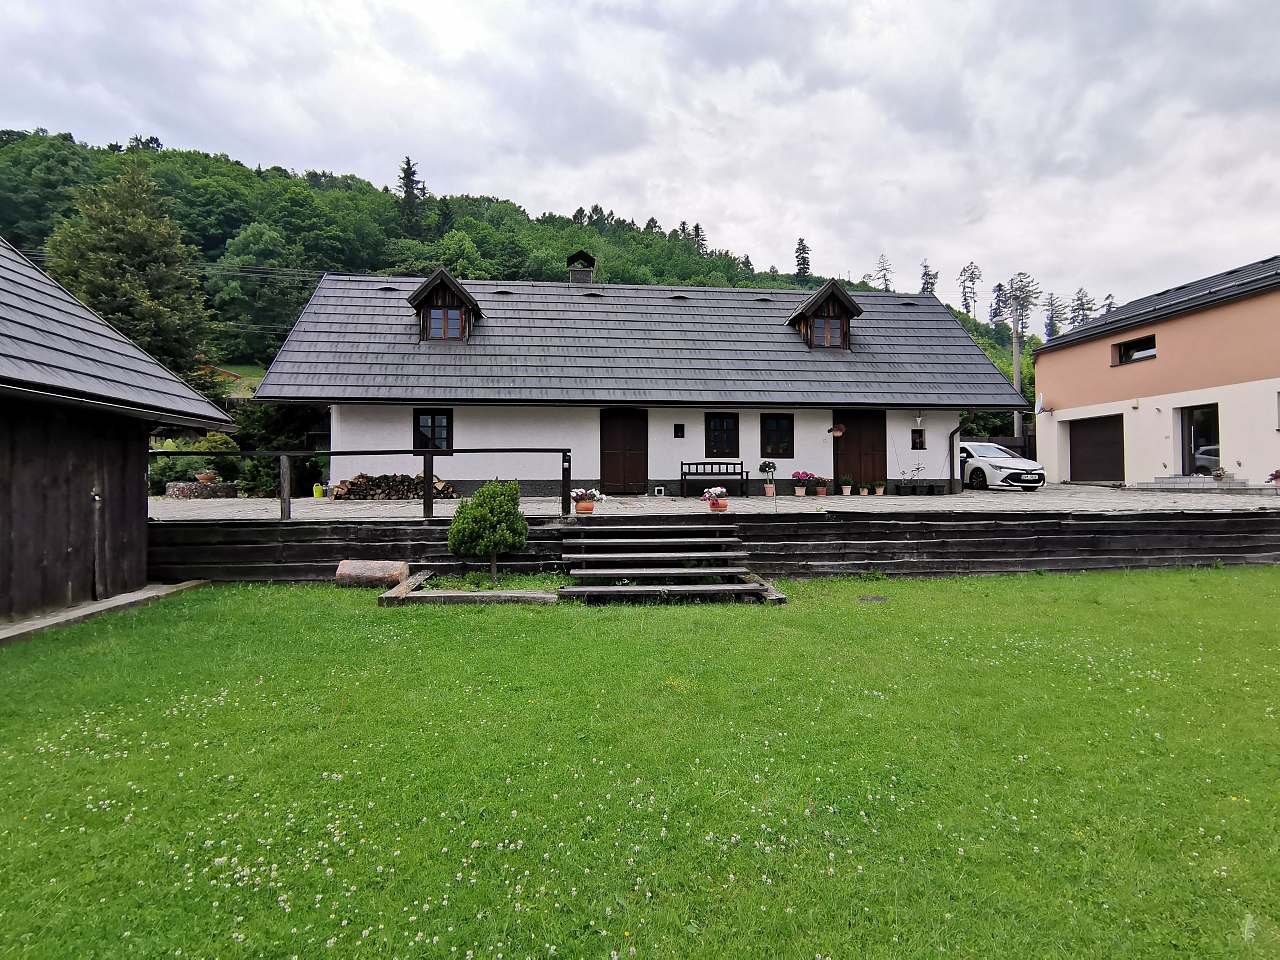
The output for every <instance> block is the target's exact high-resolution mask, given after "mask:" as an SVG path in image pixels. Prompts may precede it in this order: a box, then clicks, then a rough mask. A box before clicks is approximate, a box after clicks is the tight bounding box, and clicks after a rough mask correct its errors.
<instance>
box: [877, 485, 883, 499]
mask: <svg viewBox="0 0 1280 960" xmlns="http://www.w3.org/2000/svg"><path fill="white" fill-rule="evenodd" d="M876 496H877V497H883V496H884V487H876Z"/></svg>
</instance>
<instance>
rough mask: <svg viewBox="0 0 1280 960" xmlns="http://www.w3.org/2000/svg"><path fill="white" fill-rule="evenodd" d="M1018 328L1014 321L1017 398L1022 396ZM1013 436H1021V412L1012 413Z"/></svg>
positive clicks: (1020, 336) (1020, 347) (1020, 350)
mask: <svg viewBox="0 0 1280 960" xmlns="http://www.w3.org/2000/svg"><path fill="white" fill-rule="evenodd" d="M1019 326H1021V324H1019V323H1017V322H1016V320H1015V322H1014V324H1013V389H1015V390H1017V391H1018V396H1022V331H1021V330H1019V329H1018V327H1019ZM1013 435H1014V436H1015V437H1021V436H1022V411H1021V410H1015V411H1014V412H1013Z"/></svg>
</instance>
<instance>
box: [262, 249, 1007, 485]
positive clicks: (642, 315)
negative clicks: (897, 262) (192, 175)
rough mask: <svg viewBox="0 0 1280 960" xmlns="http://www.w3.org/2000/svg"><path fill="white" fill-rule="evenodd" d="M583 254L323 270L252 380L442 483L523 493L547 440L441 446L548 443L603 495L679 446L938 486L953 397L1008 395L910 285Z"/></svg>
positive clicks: (341, 462) (368, 469)
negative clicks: (654, 277) (426, 270)
mask: <svg viewBox="0 0 1280 960" xmlns="http://www.w3.org/2000/svg"><path fill="white" fill-rule="evenodd" d="M592 266H593V261H592V260H591V259H590V257H589V255H586V254H583V253H580V254H576V255H575V256H574V257H572V258H570V268H571V269H570V280H569V282H565V283H545V282H527V281H499V280H462V281H459V280H456V279H454V278H453V277H452V276H450V275H449V274H448V273H447V272H446V271H444V270H439V271H437V272H436V273H435V274H433V275H432V276H431V277H430V278H428V279H427V280H425V281H424V280H422V279H421V278H410V277H371V276H341V275H328V276H325V277H324V279H323V280H321V282H320V285H319V286H318V288H317V289H316V292H315V294H314V296H313V297H312V298H311V301H310V302H309V303H308V304H307V306H306V308H305V309H304V310H303V312H302V315H301V316H300V317H299V319H298V322H297V323H296V324H295V325H294V327H293V330H292V331H291V332H290V334H289V337H288V340H287V341H286V342H285V344H284V347H283V348H282V349H281V350H280V353H279V355H278V356H277V357H276V360H275V362H274V363H273V364H272V365H271V369H270V370H269V371H268V372H267V375H266V377H265V379H264V380H263V381H262V385H261V387H260V388H259V390H258V393H257V398H258V399H259V400H266V401H272V402H282V403H291V402H293V403H324V404H327V405H328V406H329V410H330V417H331V424H330V426H331V437H330V440H331V444H330V445H331V448H332V449H334V450H344V449H345V450H352V451H363V450H378V449H389V450H394V449H405V448H414V449H433V450H439V451H441V455H440V456H439V457H437V458H436V460H435V469H436V472H437V473H438V474H440V475H441V476H442V477H444V478H445V479H448V480H450V481H452V482H453V483H454V484H455V485H456V486H458V487H459V488H460V489H462V490H464V491H465V490H468V489H471V488H473V487H474V486H475V485H477V484H479V483H481V482H483V481H484V480H486V479H490V478H493V477H502V478H504V479H509V478H515V479H519V480H520V481H521V484H522V486H523V488H524V490H525V492H526V493H527V494H538V493H545V494H551V493H554V492H556V491H557V490H558V489H559V479H560V461H559V459H558V458H556V457H552V456H548V455H545V454H527V455H525V454H462V453H459V454H457V455H456V456H454V457H453V458H452V459H444V457H446V456H448V451H449V450H451V449H452V448H455V447H456V448H459V449H461V448H476V447H568V448H570V449H571V450H572V457H573V481H574V483H575V484H580V485H587V486H596V485H598V486H600V487H601V488H602V489H603V490H604V491H605V492H606V493H629V494H644V493H649V494H653V493H660V492H665V493H667V494H674V493H676V492H678V491H679V490H680V480H681V473H682V465H683V464H689V463H695V462H715V463H736V462H739V461H740V462H741V463H742V465H743V467H744V469H745V470H746V471H749V472H750V473H751V475H752V477H751V479H752V487H753V489H758V486H759V484H760V483H761V482H762V477H761V476H760V472H759V469H758V467H759V464H760V463H761V461H763V460H771V461H773V462H774V463H776V464H777V466H778V481H779V487H780V492H783V491H785V490H787V489H789V482H790V476H791V474H792V472H794V471H798V470H803V471H808V472H810V473H813V474H817V475H819V476H823V477H830V478H832V479H836V478H839V477H841V476H847V477H850V478H852V479H853V480H855V481H856V480H862V481H867V482H870V481H875V480H886V481H888V485H889V487H890V489H891V490H892V489H893V488H894V487H895V486H896V485H897V484H898V483H900V482H902V481H904V480H907V481H911V482H913V483H923V482H926V481H933V482H934V483H935V485H936V486H938V487H939V488H944V489H950V490H955V489H958V484H957V483H955V482H954V480H953V478H955V477H956V476H957V459H956V458H957V453H956V447H957V443H956V437H957V433H958V429H959V418H960V413H961V411H962V410H966V409H1003V410H1007V409H1014V408H1018V407H1021V406H1024V403H1023V400H1022V398H1021V397H1020V396H1019V395H1018V394H1017V393H1016V392H1015V391H1014V389H1013V387H1012V386H1011V385H1010V384H1009V382H1008V381H1007V380H1006V379H1005V377H1004V376H1003V375H1002V374H1001V373H1000V372H999V371H998V370H997V369H996V368H995V366H994V365H993V364H992V363H991V362H990V361H989V360H988V359H987V357H986V356H985V355H984V354H983V352H982V351H981V350H980V349H979V348H978V347H977V345H976V344H975V343H974V342H973V340H972V339H971V338H970V337H969V336H968V334H967V333H966V332H965V330H964V328H963V327H961V326H960V324H959V323H958V322H957V321H956V320H955V318H954V317H952V315H951V313H950V311H949V310H948V309H947V307H945V306H944V305H943V304H942V303H941V302H939V301H938V299H937V298H936V297H934V296H933V295H932V294H900V293H889V292H880V291H874V292H871V291H861V290H859V291H855V292H852V293H851V292H849V291H847V290H846V289H845V287H844V286H843V285H842V284H841V283H839V282H838V281H834V280H833V281H830V282H828V283H827V284H825V285H824V286H823V287H822V288H821V289H819V290H817V291H816V292H815V291H812V290H764V289H757V288H751V287H734V288H715V287H669V286H624V285H614V284H598V283H594V282H592V275H591V268H592ZM420 469H421V460H420V459H419V458H417V457H415V456H413V455H411V454H404V455H403V456H385V455H383V456H350V457H341V456H335V457H334V458H333V463H332V466H331V470H332V479H333V480H334V481H335V482H336V481H339V480H342V479H346V478H349V477H351V476H354V475H355V474H357V473H373V474H377V473H417V472H418V471H419V470H420ZM703 485H705V484H703ZM695 489H696V490H700V489H701V486H695Z"/></svg>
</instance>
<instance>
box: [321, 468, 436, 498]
mask: <svg viewBox="0 0 1280 960" xmlns="http://www.w3.org/2000/svg"><path fill="white" fill-rule="evenodd" d="M432 479H433V480H434V482H435V496H436V499H438V500H456V499H457V497H458V491H457V490H455V489H454V487H453V484H451V483H449V482H448V481H447V480H441V479H440V478H439V477H433V478H432ZM332 496H333V499H335V500H421V499H422V474H418V475H417V476H416V477H411V476H409V475H408V474H407V473H380V474H378V475H377V476H376V477H371V476H369V475H368V474H367V473H357V474H356V475H355V476H354V477H352V478H351V479H350V480H343V481H342V482H341V483H339V484H338V485H337V486H336V487H334V488H333V493H332Z"/></svg>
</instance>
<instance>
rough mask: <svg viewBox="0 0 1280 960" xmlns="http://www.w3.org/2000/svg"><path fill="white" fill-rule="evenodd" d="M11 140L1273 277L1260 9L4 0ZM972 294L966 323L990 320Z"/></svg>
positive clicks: (1269, 79) (561, 208) (847, 235)
mask: <svg viewBox="0 0 1280 960" xmlns="http://www.w3.org/2000/svg"><path fill="white" fill-rule="evenodd" d="M0 23H2V24H3V25H4V26H3V28H2V29H0V63H3V64H4V69H3V76H4V84H3V88H2V92H0V126H2V127H28V128H29V127H34V126H43V127H48V128H49V129H51V130H55V131H62V130H69V131H71V132H72V133H74V134H75V135H76V137H77V138H79V139H81V140H86V141H89V142H91V143H105V142H108V141H110V140H119V141H124V140H125V139H127V138H128V136H129V135H130V134H132V133H135V132H140V133H143V134H155V135H156V136H159V137H160V139H161V140H162V141H163V142H164V143H165V144H166V145H169V146H182V147H195V148H200V149H205V150H211V151H225V152H226V153H228V154H230V155H231V156H233V157H235V158H237V159H240V160H243V161H244V162H246V163H249V164H259V163H260V164H263V165H270V164H279V165H281V166H285V167H289V168H291V169H294V170H298V171H302V170H305V169H308V168H316V169H320V168H322V169H328V170H334V171H338V172H355V173H358V174H360V175H362V176H364V177H367V178H368V179H370V180H372V181H373V182H374V183H377V184H379V185H381V184H383V183H388V182H390V181H391V180H393V179H394V176H395V171H396V165H397V163H398V161H399V158H400V157H402V156H403V155H404V154H406V153H408V154H410V155H412V156H413V157H414V158H415V159H417V160H418V161H419V169H420V173H421V175H422V176H423V177H424V179H425V180H426V182H427V185H428V186H429V188H430V189H431V190H433V191H434V192H436V193H441V192H444V193H475V194H492V195H496V196H500V197H507V198H510V199H512V200H515V201H516V202H518V203H520V204H521V205H522V206H524V207H525V208H526V209H527V210H528V211H529V212H530V214H532V215H534V216H536V215H537V214H539V213H541V212H543V211H547V210H550V211H555V212H559V213H571V212H572V211H573V210H574V208H576V207H577V206H579V205H584V206H589V205H590V204H591V203H593V202H598V203H600V204H601V205H603V206H604V207H605V208H606V209H609V208H612V209H613V210H614V211H616V212H617V213H618V215H620V216H622V217H631V218H634V219H635V220H637V221H638V222H641V223H643V222H644V220H645V219H646V218H647V217H649V216H650V215H652V216H656V217H657V218H658V220H659V222H660V223H662V225H663V226H664V227H666V228H669V227H671V226H673V225H674V224H676V223H678V222H679V221H680V220H688V221H689V222H690V223H692V222H694V221H695V220H696V221H700V222H701V223H702V224H703V226H704V228H705V229H706V231H707V234H708V236H709V239H710V242H711V245H712V246H714V247H728V248H730V249H732V250H734V251H735V252H738V253H749V254H750V255H751V257H752V259H753V261H754V262H755V264H756V266H757V267H758V268H764V267H766V266H768V265H769V264H771V263H773V264H777V265H778V266H779V267H780V268H781V269H784V270H788V269H790V268H791V266H792V265H793V263H794V253H793V251H794V247H795V242H796V238H797V237H798V236H804V237H805V238H806V239H807V240H808V242H809V244H810V246H811V247H812V249H813V268H814V270H815V271H817V272H820V273H824V274H840V275H846V274H847V275H850V276H852V277H854V278H857V277H859V276H861V275H862V274H863V273H865V272H867V271H869V270H870V269H871V268H872V266H873V264H874V261H875V258H876V256H877V254H879V253H880V252H881V251H884V252H885V253H887V254H888V256H889V258H890V260H891V261H892V262H893V264H894V265H895V267H896V269H897V272H898V282H897V286H898V287H899V288H900V289H914V284H915V283H917V282H918V280H917V278H918V276H919V263H920V260H921V259H922V258H923V257H928V258H929V260H930V262H931V263H932V264H933V265H934V266H935V267H937V268H938V269H940V270H941V274H942V278H941V281H940V283H939V292H940V293H941V294H942V295H943V296H944V298H948V299H952V300H957V301H958V298H957V296H956V294H955V291H956V289H957V283H956V280H955V277H956V273H957V272H958V271H959V269H960V268H961V267H962V266H963V265H964V264H965V263H966V262H967V261H968V260H970V259H973V260H975V261H976V262H977V263H978V265H979V266H980V267H982V269H983V271H984V281H983V287H984V288H989V287H990V286H991V284H992V283H994V282H995V281H996V280H997V279H1001V278H1007V277H1008V276H1009V275H1010V274H1012V273H1013V272H1014V271H1017V270H1027V271H1029V272H1031V273H1032V274H1033V275H1035V276H1036V277H1037V278H1039V279H1040V281H1041V283H1042V285H1043V287H1044V289H1045V290H1052V291H1054V292H1056V293H1058V294H1060V295H1065V294H1070V293H1071V292H1072V291H1073V290H1074V289H1075V288H1076V287H1077V286H1078V285H1081V284H1083V285H1085V286H1086V287H1088V288H1089V289H1090V290H1091V291H1092V292H1094V293H1095V294H1096V295H1097V297H1098V299H1099V300H1100V299H1101V297H1102V295H1103V294H1104V293H1106V292H1108V291H1113V292H1114V293H1115V294H1116V296H1117V298H1118V299H1119V300H1120V301H1124V300H1126V299H1130V298H1132V297H1136V296H1140V295H1142V294H1145V293H1151V292H1155V291H1157V290H1160V289H1162V288H1164V287H1167V286H1171V285H1173V284H1177V283H1181V282H1185V281H1188V280H1192V279H1195V278H1197V277H1200V276H1203V275H1205V274H1207V273H1212V272H1216V271H1218V270H1222V269H1227V268H1229V267H1233V266H1238V265H1240V264H1242V263H1245V262H1248V261H1251V260H1257V259H1260V258H1262V257H1266V256H1270V255H1272V254H1274V253H1277V252H1280V242H1278V241H1277V239H1276V238H1277V235H1278V230H1277V228H1278V227H1280V163H1278V161H1280V54H1278V52H1277V41H1280V3H1277V2H1276V0H1258V2H1253V0H1237V2H1196V3H1181V2H1176V0H1150V2H1139V0H1071V2H1062V3H1057V2H1050V0H1045V2H1034V0H1032V2H1025V3H1022V2H1012V0H1006V2H996V0H967V2H953V0H947V2H938V3H932V4H930V3H923V2H922V3H902V2H893V0H889V2H878V0H877V2H869V3H849V4H842V3H835V4H826V3H822V2H815V0H805V2H803V3H799V4H796V5H795V6H794V7H792V8H791V9H790V10H786V9H785V8H784V6H783V4H781V3H774V2H759V3H751V2H744V3H729V2H716V0H697V2H694V3H688V4H685V3H639V2H635V3H626V2H617V3H609V2H600V3H595V2H587V0H576V2H573V3H567V4H563V3H536V4H530V5H529V6H527V7H525V8H524V9H518V8H516V6H515V5H514V4H504V3H499V2H493V3H488V2H474V0H468V2H465V3H458V4H443V3H433V2H425V0H417V2H403V3H398V2H387V3H364V4H361V3H357V2H354V0H342V2H336V0H335V2H328V3H301V2H288V0H252V2H244V3H237V2H222V3H217V4H214V3H200V4H197V3H185V2H184V3H166V4H154V3H147V2H142V0H129V2H119V3H117V2H108V0H79V2H74V0H0ZM984 299H985V298H984Z"/></svg>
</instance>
